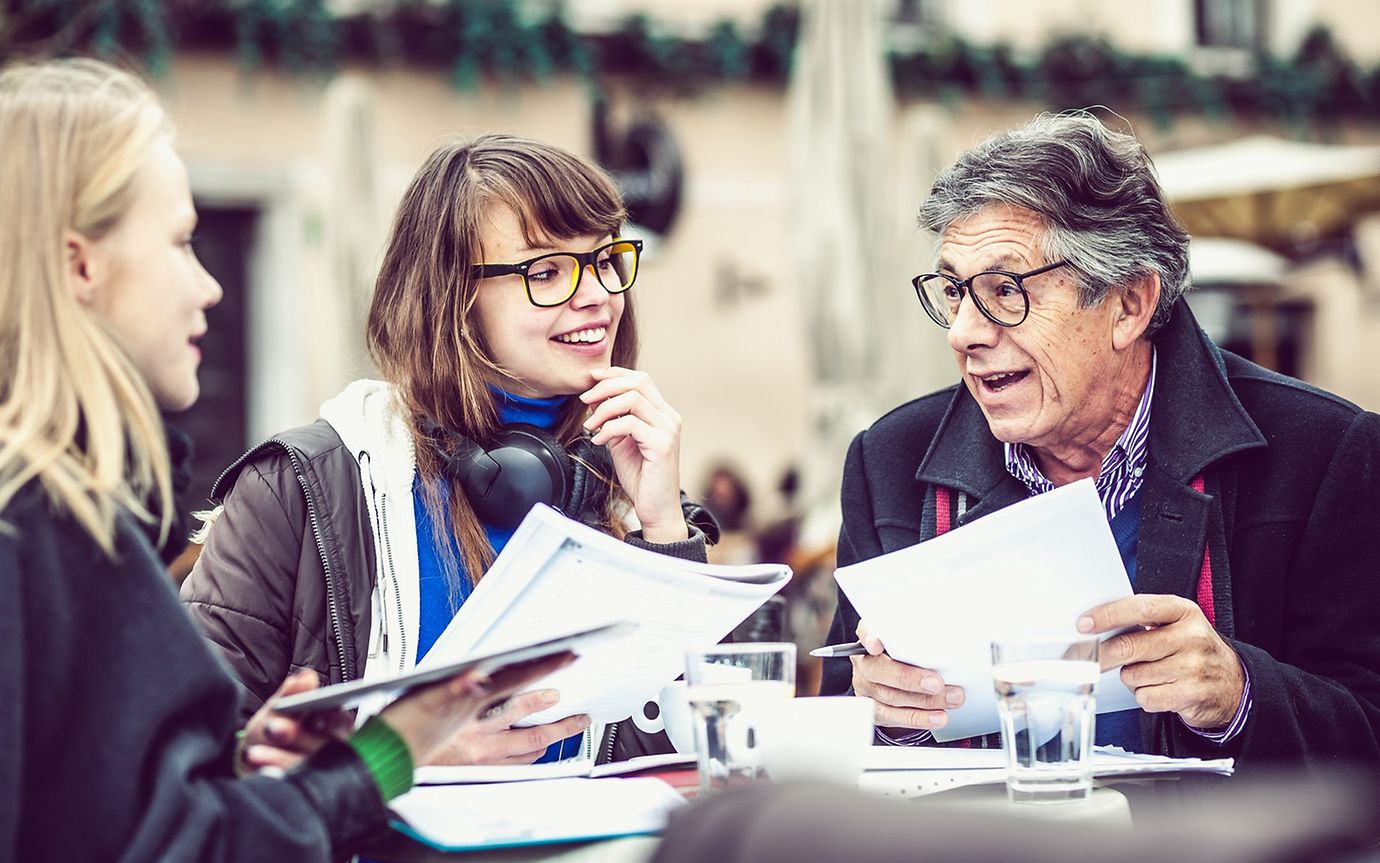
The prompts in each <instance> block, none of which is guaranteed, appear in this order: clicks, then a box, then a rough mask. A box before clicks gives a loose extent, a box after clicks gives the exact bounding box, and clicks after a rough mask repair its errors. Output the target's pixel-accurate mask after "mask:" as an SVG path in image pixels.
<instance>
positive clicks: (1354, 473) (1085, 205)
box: [823, 114, 1380, 767]
mask: <svg viewBox="0 0 1380 863" xmlns="http://www.w3.org/2000/svg"><path fill="white" fill-rule="evenodd" d="M920 223H921V225H922V226H923V227H925V228H927V229H929V230H932V231H934V232H935V233H936V234H937V235H938V236H939V245H938V260H937V264H938V266H937V268H936V269H937V271H936V272H933V273H926V274H922V275H920V276H917V277H916V278H915V280H914V284H915V289H916V293H917V295H918V298H919V300H920V302H921V303H922V304H923V306H924V308H925V310H926V312H927V313H928V314H929V315H930V317H931V318H932V319H933V320H934V322H935V323H937V324H938V325H939V326H941V327H943V328H945V329H946V330H947V332H948V340H949V345H950V347H951V348H952V349H953V352H954V357H955V359H956V361H957V364H958V369H959V372H960V374H961V377H962V384H961V385H957V386H953V387H950V388H948V389H946V390H942V391H940V392H938V393H935V394H932V395H929V396H926V397H924V398H921V399H918V400H916V401H913V402H911V403H909V404H906V405H902V406H901V407H899V408H897V409H896V410H894V411H892V412H891V413H889V414H887V415H886V416H885V417H883V418H882V419H880V420H878V421H877V423H876V424H874V425H873V426H872V427H871V428H870V429H868V430H866V431H864V432H862V433H861V434H859V435H858V437H857V438H855V439H854V441H853V444H852V447H851V448H850V451H849V454H848V459H847V462H846V465H845V468H844V477H843V519H844V522H843V529H842V531H841V534H840V539H839V553H838V563H839V565H840V566H847V565H849V564H852V563H856V562H857V561H860V560H865V559H868V558H872V557H876V556H878V555H881V554H885V553H887V552H889V551H894V550H896V549H899V548H903V547H906V546H909V545H912V544H914V543H916V542H924V541H926V540H929V539H931V538H933V537H934V536H936V535H938V534H941V533H943V532H945V531H946V530H948V529H950V528H951V527H957V526H959V525H962V524H966V523H969V522H971V521H972V520H973V519H976V518H980V517H982V516H984V515H987V514H989V513H992V512H994V511H996V510H999V509H1001V508H1002V507H1005V506H1009V505H1010V504H1012V503H1015V502H1017V501H1020V500H1023V499H1026V498H1028V497H1030V496H1032V495H1036V494H1040V493H1042V492H1044V491H1048V490H1050V489H1053V488H1055V487H1056V486H1060V485H1064V484H1066V483H1069V482H1073V481H1075V480H1078V479H1082V478H1086V477H1091V478H1094V480H1095V483H1096V487H1097V491H1098V494H1099V496H1100V497H1101V499H1102V503H1103V506H1104V509H1105V511H1106V516H1107V519H1108V521H1109V524H1110V527H1111V531H1112V534H1113V536H1114V537H1115V539H1116V542H1117V545H1118V548H1119V550H1120V552H1121V557H1122V561H1123V563H1124V564H1125V566H1126V571H1127V574H1128V575H1129V576H1130V578H1131V583H1132V585H1133V587H1134V589H1135V592H1136V594H1137V595H1136V596H1133V597H1130V598H1127V599H1124V600H1120V601H1117V602H1113V603H1110V604H1107V605H1104V606H1101V607H1099V608H1095V609H1090V610H1089V611H1088V612H1087V613H1086V614H1085V615H1083V616H1082V617H1080V619H1079V620H1078V621H1077V622H1076V625H1077V626H1078V628H1079V629H1080V631H1082V632H1085V633H1089V634H1093V633H1105V632H1109V631H1114V630H1121V629H1128V630H1129V632H1128V633H1127V634H1123V635H1118V636H1116V637H1113V638H1110V639H1109V640H1107V641H1106V642H1105V643H1104V645H1103V647H1102V651H1101V655H1102V661H1103V665H1104V667H1106V668H1115V667H1117V666H1120V667H1121V678H1122V680H1124V681H1125V683H1126V684H1127V686H1128V687H1130V688H1131V690H1132V691H1133V692H1134V693H1135V696H1136V701H1137V702H1138V704H1139V706H1140V708H1141V709H1140V710H1133V711H1125V712H1122V713H1116V714H1110V715H1103V716H1100V717H1098V723H1097V731H1098V742H1099V743H1115V744H1119V745H1121V746H1124V747H1125V748H1127V749H1131V750H1134V751H1138V752H1155V753H1163V754H1169V755H1176V756H1202V757H1219V756H1233V757H1235V758H1236V759H1237V760H1238V765H1240V766H1242V767H1245V766H1251V767H1254V766H1255V765H1258V764H1268V763H1286V764H1309V765H1322V764H1326V763H1328V762H1336V761H1353V762H1358V763H1369V764H1380V627H1377V626H1376V625H1375V620H1374V609H1375V608H1376V607H1380V578H1377V573H1380V534H1377V532H1376V531H1375V514H1376V512H1380V416H1377V415H1375V414H1372V413H1368V412H1366V411H1363V410H1361V409H1360V408H1358V407H1356V406H1355V405H1353V404H1350V403H1349V402H1346V401H1344V400H1342V399H1340V398H1338V397H1336V396H1334V395H1331V394H1330V393H1326V392H1322V391H1320V390H1318V389H1316V388H1314V387H1311V386H1309V385H1307V384H1304V383H1301V382H1299V381H1297V380H1293V379H1291V378H1287V377H1284V376H1282V375H1279V374H1276V373H1274V372H1270V371H1268V370H1266V369H1263V368H1260V367H1259V366H1256V365H1253V364H1252V363H1250V362H1247V361H1246V360H1244V359H1242V358H1240V357H1238V356H1235V355H1234V354H1231V353H1229V352H1227V351H1223V350H1220V349H1219V348H1217V346H1215V345H1214V344H1212V342H1211V341H1210V340H1209V339H1208V338H1207V336H1206V335H1205V334H1204V333H1203V332H1202V330H1201V329H1199V327H1198V325H1197V323H1196V322H1195V321H1194V318H1193V315H1192V313H1191V312H1190V311H1189V309H1188V306H1187V304H1186V303H1185V302H1184V300H1183V298H1182V295H1183V293H1184V291H1185V290H1186V289H1187V288H1188V262H1187V249H1188V235H1187V234H1186V233H1184V231H1183V229H1182V228H1181V227H1180V226H1179V224H1178V223H1177V222H1176V221H1175V219H1174V217H1173V216H1172V215H1171V214H1170V212H1169V209H1168V206H1167V205H1166V203H1165V201H1164V196H1163V194H1162V193H1161V191H1160V187H1159V184H1158V182H1157V180H1156V177H1155V173H1154V168H1153V166H1152V164H1151V162H1150V159H1149V156H1148V155H1147V154H1146V152H1145V149H1144V147H1143V146H1142V145H1141V144H1140V142H1139V141H1137V140H1136V139H1135V138H1133V137H1131V136H1130V135H1126V134H1120V133H1117V132H1114V131H1111V130H1109V129H1107V128H1106V127H1104V126H1103V125H1102V124H1101V123H1100V122H1099V121H1098V120H1097V119H1096V118H1094V117H1092V116H1091V115H1087V114H1076V115H1061V116H1043V117H1040V118H1037V119H1036V120H1034V121H1033V122H1031V123H1029V124H1028V125H1026V126H1024V127H1022V128H1019V129H1016V130H1015V131H1012V132H1009V133H1006V134H1002V135H997V136H995V137H993V138H991V139H989V140H988V141H986V142H984V143H982V144H979V145H978V146H977V147H975V148H973V149H972V150H970V151H968V152H966V153H964V154H963V155H962V156H960V157H959V159H958V161H957V162H956V163H955V164H954V165H953V166H952V167H950V168H948V169H947V170H945V171H944V172H942V173H941V174H940V175H939V177H938V178H937V179H936V180H935V183H934V188H933V189H932V191H931V195H930V197H929V198H928V199H927V200H926V201H925V202H924V204H922V205H921V208H920ZM975 565H980V562H979V561H975ZM973 601H974V602H981V601H982V597H980V596H974V597H973ZM930 611H932V612H934V613H941V614H942V613H943V611H942V609H933V610H930ZM1069 623H1071V624H1073V623H1075V622H1074V621H1069ZM916 625H917V626H923V625H924V614H923V613H920V612H918V613H917V617H916ZM855 634H857V635H859V636H860V637H861V638H862V640H863V641H864V643H865V645H866V646H867V648H868V651H869V653H868V655H866V656H862V657H852V658H850V659H834V660H826V663H825V665H826V667H825V671H824V684H823V691H824V692H826V693H839V692H844V691H847V690H852V691H853V692H856V693H857V694H858V695H869V696H872V697H873V698H874V699H875V700H876V702H877V724H878V726H879V728H880V733H881V735H882V738H883V740H884V741H889V742H900V743H919V742H926V741H928V740H929V739H930V732H931V730H932V729H934V728H938V727H941V726H942V725H943V724H944V723H945V722H946V721H947V712H946V711H947V709H948V708H950V707H956V706H958V705H961V704H962V703H963V701H964V697H965V693H963V692H962V690H961V689H959V688H958V687H954V686H946V685H945V683H944V681H943V680H942V679H941V677H940V675H938V674H936V673H935V672H934V671H932V670H929V669H925V668H917V667H914V666H910V665H907V664H905V663H901V662H898V661H895V660H893V659H891V658H890V657H888V656H887V655H886V654H885V652H884V645H883V644H881V642H880V641H878V639H877V638H875V637H873V636H871V635H869V634H868V633H867V630H866V625H865V621H859V619H858V615H857V613H856V611H855V610H854V609H853V607H852V605H851V604H850V603H849V602H848V598H847V597H846V596H844V595H842V594H840V595H839V609H838V612H837V614H836V616H835V620H834V626H833V629H832V630H831V633H830V641H835V642H837V641H841V640H847V639H849V638H852V637H853V636H854V635H855ZM968 745H997V742H996V736H995V735H991V736H989V737H988V738H982V739H979V740H976V741H969V742H968Z"/></svg>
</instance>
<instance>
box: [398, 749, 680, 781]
mask: <svg viewBox="0 0 1380 863" xmlns="http://www.w3.org/2000/svg"><path fill="white" fill-rule="evenodd" d="M685 765H689V766H692V767H693V766H694V765H695V755H694V754H693V753H682V752H667V753H665V754H662V755H639V756H637V757H636V758H629V759H628V760H626V761H610V762H608V763H607V764H599V765H596V764H594V762H592V761H591V760H590V759H588V758H567V759H566V760H565V761H549V762H547V763H545V764H492V765H489V764H458V765H440V764H432V765H426V766H423V767H418V768H417V769H416V770H414V771H413V774H412V781H413V783H414V784H416V785H472V784H476V783H483V782H537V781H540V780H543V779H565V778H569V777H575V776H579V777H587V778H591V779H599V778H602V777H605V776H623V775H625V774H628V773H640V772H641V771H643V770H658V769H665V768H670V767H681V766H685Z"/></svg>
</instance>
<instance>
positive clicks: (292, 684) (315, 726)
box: [235, 669, 354, 774]
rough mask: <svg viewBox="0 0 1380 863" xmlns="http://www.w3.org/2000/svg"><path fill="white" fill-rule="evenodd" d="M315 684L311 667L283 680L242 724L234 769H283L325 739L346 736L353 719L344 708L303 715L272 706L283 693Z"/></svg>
mask: <svg viewBox="0 0 1380 863" xmlns="http://www.w3.org/2000/svg"><path fill="white" fill-rule="evenodd" d="M318 685H319V682H318V680H317V675H316V672H315V671H312V670H311V669H303V670H301V671H299V672H297V673H296V674H294V675H292V676H290V677H289V678H288V679H287V680H284V681H283V685H282V686H279V687H278V691H277V692H275V693H273V696H272V697H271V698H269V699H268V701H267V702H265V703H264V706H263V707H260V708H259V710H258V712H257V713H255V714H254V716H253V717H251V718H250V720H249V724H248V725H246V726H245V727H244V736H243V737H242V738H240V743H239V746H238V747H237V748H236V755H237V757H236V759H235V769H236V770H238V771H239V772H240V773H241V774H248V773H253V772H255V771H257V770H262V769H263V768H265V767H272V768H277V769H279V770H287V769H289V768H291V767H295V766H296V765H297V763H298V762H299V761H301V760H302V759H303V758H306V757H307V756H308V755H311V754H312V753H313V752H315V751H316V750H318V749H320V748H321V746H322V745H323V744H325V742H326V741H327V740H330V739H331V738H335V739H337V740H344V739H345V738H347V737H349V736H350V730H351V729H352V728H353V727H354V720H353V719H352V718H351V717H350V714H349V713H347V712H345V711H344V710H332V711H330V712H327V713H313V714H310V715H308V716H305V717H303V716H301V715H295V716H291V715H288V714H286V713H278V712H277V711H275V710H274V709H273V704H274V702H276V701H277V700H278V699H279V698H282V697H283V696H284V695H294V694H296V693H298V692H307V691H309V690H312V689H315V688H316V687H317V686H318Z"/></svg>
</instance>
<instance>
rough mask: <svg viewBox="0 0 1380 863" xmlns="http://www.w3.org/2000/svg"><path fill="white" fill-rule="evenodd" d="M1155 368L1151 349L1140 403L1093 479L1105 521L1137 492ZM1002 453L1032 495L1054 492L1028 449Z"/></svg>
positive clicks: (1007, 448) (1145, 453) (1018, 446)
mask: <svg viewBox="0 0 1380 863" xmlns="http://www.w3.org/2000/svg"><path fill="white" fill-rule="evenodd" d="M1157 365H1158V354H1157V352H1156V351H1155V350H1154V349H1153V348H1152V349H1151V353H1150V378H1149V380H1147V381H1146V382H1145V391H1144V392H1143V393H1141V396H1140V403H1139V404H1137V405H1136V412H1135V413H1134V414H1133V415H1132V416H1131V422H1130V423H1128V424H1127V426H1126V428H1125V429H1124V430H1122V432H1121V436H1120V437H1118V438H1117V439H1116V443H1115V444H1113V445H1112V449H1111V452H1109V453H1107V455H1106V457H1105V458H1103V459H1102V467H1101V468H1100V469H1099V470H1098V473H1097V479H1096V480H1094V484H1095V485H1096V486H1097V494H1098V497H1100V498H1101V499H1102V506H1103V508H1104V509H1105V510H1106V511H1107V518H1108V519H1111V518H1115V517H1116V514H1117V513H1119V512H1121V510H1122V508H1123V507H1124V506H1126V503H1127V502H1128V501H1129V500H1130V499H1131V498H1133V497H1135V496H1136V493H1137V492H1138V491H1140V485H1141V481H1142V479H1143V477H1144V474H1145V465H1146V462H1147V461H1148V459H1149V452H1150V450H1149V441H1150V403H1151V401H1152V400H1153V398H1154V393H1155V368H1156V366H1157ZM1002 450H1003V452H1004V454H1005V457H1006V471H1007V473H1009V474H1011V475H1012V476H1014V477H1015V478H1016V479H1018V480H1020V481H1021V482H1022V483H1024V484H1025V487H1026V489H1027V490H1028V491H1029V493H1030V494H1031V495H1032V496H1034V495H1037V494H1044V493H1045V492H1047V491H1052V490H1053V489H1054V483H1052V482H1050V481H1049V479H1047V478H1046V477H1045V475H1044V474H1043V473H1041V472H1040V468H1039V466H1038V465H1037V464H1036V462H1035V454H1034V452H1032V451H1031V449H1030V447H1028V446H1026V445H1025V444H1020V443H1017V444H1009V443H1008V444H1002Z"/></svg>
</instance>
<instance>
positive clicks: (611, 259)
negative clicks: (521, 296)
mask: <svg viewBox="0 0 1380 863" xmlns="http://www.w3.org/2000/svg"><path fill="white" fill-rule="evenodd" d="M641 255H642V241H641V240H624V239H617V240H614V241H613V242H611V243H606V244H605V245H602V246H600V247H599V248H597V249H595V250H594V251H592V252H550V253H548V254H545V255H538V256H537V257H535V258H531V259H530V260H526V261H523V262H522V263H519V264H475V265H474V269H473V273H474V277H475V278H476V279H488V278H493V277H494V276H512V275H519V276H522V285H523V287H524V288H525V289H526V290H527V299H528V301H529V302H531V304H532V305H534V306H537V307H539V308H544V309H545V308H550V307H552V306H560V305H564V304H565V303H566V302H567V301H569V300H570V298H571V297H573V296H575V290H576V289H577V288H578V287H579V285H580V274H581V273H583V272H584V270H585V268H586V267H590V268H592V269H593V271H594V277H595V278H597V279H598V280H599V284H601V285H603V286H604V290H606V291H608V292H609V293H610V294H621V293H623V292H624V291H626V290H627V289H628V288H631V287H632V285H633V281H634V280H635V279H636V278H637V261H638V258H639V257H641Z"/></svg>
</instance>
